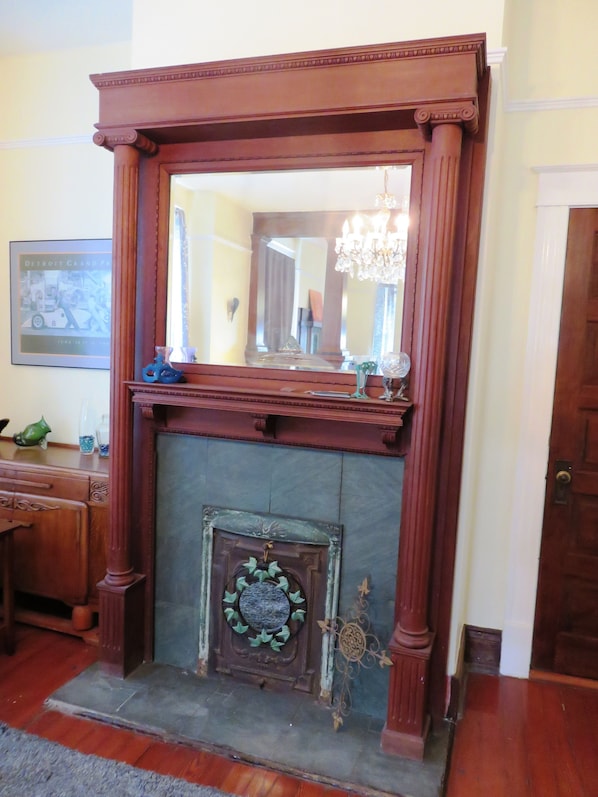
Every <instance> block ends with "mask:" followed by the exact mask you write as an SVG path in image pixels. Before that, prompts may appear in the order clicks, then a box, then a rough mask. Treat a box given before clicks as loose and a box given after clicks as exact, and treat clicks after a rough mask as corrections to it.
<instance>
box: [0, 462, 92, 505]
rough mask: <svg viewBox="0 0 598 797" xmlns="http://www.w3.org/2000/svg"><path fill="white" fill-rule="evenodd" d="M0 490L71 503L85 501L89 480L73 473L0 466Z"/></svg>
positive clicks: (87, 494)
mask: <svg viewBox="0 0 598 797" xmlns="http://www.w3.org/2000/svg"><path fill="white" fill-rule="evenodd" d="M0 490H5V491H7V492H20V493H30V494H31V493H32V494H34V495H47V496H51V497H55V498H69V499H71V500H73V501H87V498H88V496H89V478H88V477H87V476H84V475H78V474H74V473H68V474H64V475H63V474H60V473H57V472H56V471H55V470H54V471H51V470H43V469H41V468H36V469H35V470H34V471H29V470H26V469H25V468H11V467H7V466H6V465H2V466H0Z"/></svg>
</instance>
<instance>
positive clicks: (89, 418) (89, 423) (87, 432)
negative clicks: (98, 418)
mask: <svg viewBox="0 0 598 797" xmlns="http://www.w3.org/2000/svg"><path fill="white" fill-rule="evenodd" d="M95 447H96V439H95V415H94V411H93V407H91V405H90V403H89V401H87V399H86V400H85V401H83V403H82V404H81V414H80V415H79V451H80V452H81V453H82V454H93V452H94V450H95Z"/></svg>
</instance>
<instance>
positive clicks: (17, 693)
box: [0, 626, 598, 797]
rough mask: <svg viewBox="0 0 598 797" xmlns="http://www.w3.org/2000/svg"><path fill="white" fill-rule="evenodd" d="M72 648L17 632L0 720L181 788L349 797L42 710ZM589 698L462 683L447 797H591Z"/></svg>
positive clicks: (577, 692)
mask: <svg viewBox="0 0 598 797" xmlns="http://www.w3.org/2000/svg"><path fill="white" fill-rule="evenodd" d="M96 657H97V650H96V649H95V648H93V647H90V646H89V645H86V644H84V643H83V642H82V641H81V640H79V639H77V638H74V637H69V636H66V635H63V634H57V633H54V632H51V631H44V630H41V629H37V628H32V627H27V626H18V627H17V650H16V653H15V655H14V656H6V655H3V654H0V720H1V721H3V722H6V723H8V724H9V725H12V726H13V727H17V728H22V729H23V730H27V731H29V732H30V733H35V734H37V735H39V736H43V737H45V738H47V739H50V740H52V741H55V742H59V743H60V744H64V745H66V746H68V747H72V748H74V749H76V750H79V751H81V752H83V753H92V754H95V755H101V756H104V757H106V758H111V759H114V760H116V761H123V762H125V763H128V764H133V765H135V766H138V767H142V768H145V769H149V770H153V771H155V772H159V773H161V774H167V775H173V776H176V777H181V778H185V779H186V780H189V781H191V782H193V783H202V784H205V785H209V786H213V787H215V788H218V789H222V790H223V791H227V792H229V793H231V794H237V795H241V796H242V797H349V794H350V793H349V792H346V791H343V790H339V789H334V788H331V787H328V786H325V785H321V784H317V783H314V782H311V781H303V780H301V779H299V778H296V777H291V776H289V775H284V774H281V773H278V772H272V771H270V770H268V769H266V768H263V767H252V766H248V765H246V764H243V763H240V762H237V761H233V760H230V759H228V758H225V757H221V756H217V755H214V754H212V753H209V752H207V751H201V750H196V749H193V748H190V747H186V746H185V745H181V744H167V743H165V742H162V741H160V740H157V739H156V738H154V737H151V736H147V735H144V734H141V733H135V732H132V731H128V730H123V729H119V728H114V727H112V726H109V725H106V724H104V723H99V722H94V721H92V720H86V719H81V718H78V717H71V716H66V715H63V714H60V713H59V712H56V711H50V710H47V709H46V708H44V705H43V703H44V700H45V699H46V697H48V696H49V695H50V694H52V692H54V691H55V690H56V689H57V688H58V687H59V686H61V685H62V684H63V683H65V682H67V681H68V680H70V679H71V678H74V677H75V675H77V674H78V673H79V672H81V671H82V670H84V669H85V668H87V667H88V666H89V665H90V664H92V663H93V662H94V661H95V660H96ZM596 795H598V690H596V689H587V688H583V687H581V686H579V685H575V684H573V685H572V684H561V683H558V682H556V683H555V682H541V681H539V680H530V681H524V680H519V679H515V678H498V677H494V676H489V675H479V674H470V675H469V677H468V684H467V695H466V702H465V710H464V716H463V718H462V719H461V720H460V721H459V723H458V724H457V728H456V732H455V739H454V744H453V751H452V757H451V763H450V769H449V777H448V785H447V788H446V797H596Z"/></svg>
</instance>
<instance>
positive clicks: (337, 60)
mask: <svg viewBox="0 0 598 797" xmlns="http://www.w3.org/2000/svg"><path fill="white" fill-rule="evenodd" d="M468 53H471V54H473V55H475V57H476V66H477V73H478V77H481V76H482V75H483V73H484V69H485V67H486V39H485V36H484V35H483V34H479V35H475V34H474V35H465V36H461V37H454V36H453V37H450V38H439V39H420V40H416V41H411V42H391V43H388V44H376V45H370V46H367V47H350V48H345V49H334V50H313V51H306V52H300V53H288V54H281V55H272V56H263V57H261V58H259V57H258V58H251V59H245V58H238V59H230V60H226V61H211V62H207V63H202V64H186V65H184V66H165V67H155V68H153V69H132V70H127V71H125V72H111V73H105V74H96V75H91V80H92V82H93V84H94V86H96V88H98V89H106V88H118V87H123V86H137V85H150V84H156V83H165V82H166V83H168V82H171V81H180V80H203V79H207V78H221V77H229V76H238V75H250V74H263V73H265V72H279V71H285V72H287V71H289V70H295V69H300V70H304V69H314V68H315V69H321V68H328V67H335V66H349V65H362V64H366V63H373V62H376V61H378V62H383V61H397V60H410V59H414V58H418V59H420V58H438V57H439V56H450V55H463V54H468Z"/></svg>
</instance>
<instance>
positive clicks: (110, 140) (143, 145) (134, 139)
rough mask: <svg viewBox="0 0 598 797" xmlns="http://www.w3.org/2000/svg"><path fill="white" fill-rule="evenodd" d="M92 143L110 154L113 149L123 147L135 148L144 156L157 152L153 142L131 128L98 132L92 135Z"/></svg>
mask: <svg viewBox="0 0 598 797" xmlns="http://www.w3.org/2000/svg"><path fill="white" fill-rule="evenodd" d="M93 143H94V144H97V146H98V147H104V149H108V150H110V151H111V152H113V151H114V148H115V147H118V146H119V145H124V146H128V147H135V149H138V150H139V151H140V152H143V153H144V154H145V155H150V156H151V155H155V154H156V153H157V152H158V145H157V144H156V143H155V141H152V140H151V139H149V138H147V136H144V135H143V134H142V133H139V132H138V131H137V130H135V129H134V128H132V127H128V128H122V129H120V130H110V131H106V132H102V131H101V130H98V131H97V132H96V133H94V135H93Z"/></svg>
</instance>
